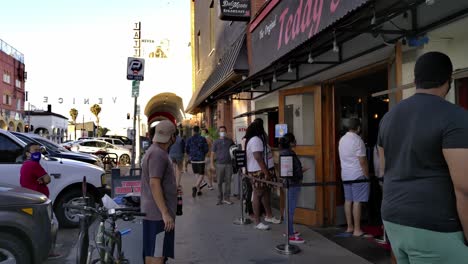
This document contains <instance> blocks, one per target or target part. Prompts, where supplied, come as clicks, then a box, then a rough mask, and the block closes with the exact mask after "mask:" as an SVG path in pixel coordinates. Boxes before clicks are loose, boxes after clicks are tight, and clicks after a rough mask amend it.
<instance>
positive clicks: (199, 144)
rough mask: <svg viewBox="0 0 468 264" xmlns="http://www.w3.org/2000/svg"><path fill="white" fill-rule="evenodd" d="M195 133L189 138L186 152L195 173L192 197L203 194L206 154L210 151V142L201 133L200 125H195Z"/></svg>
mask: <svg viewBox="0 0 468 264" xmlns="http://www.w3.org/2000/svg"><path fill="white" fill-rule="evenodd" d="M193 133H194V135H193V136H192V137H190V138H189V139H188V140H187V144H186V146H185V152H186V153H187V155H189V156H190V163H192V170H193V173H194V174H195V178H196V181H195V185H194V186H193V187H192V197H194V198H195V197H196V196H197V195H201V194H202V192H201V183H202V181H203V178H204V177H205V156H206V154H207V153H208V143H207V142H206V139H205V138H204V137H202V136H201V135H200V127H199V126H194V127H193Z"/></svg>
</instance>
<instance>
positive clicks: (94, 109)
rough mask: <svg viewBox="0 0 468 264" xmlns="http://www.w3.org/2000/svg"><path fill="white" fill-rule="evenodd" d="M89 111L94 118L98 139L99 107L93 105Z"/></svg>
mask: <svg viewBox="0 0 468 264" xmlns="http://www.w3.org/2000/svg"><path fill="white" fill-rule="evenodd" d="M90 110H91V113H93V115H94V116H95V117H96V124H97V128H98V129H97V131H98V137H100V136H101V135H100V133H101V131H100V130H99V113H101V106H99V105H98V104H94V105H93V106H91V108H90Z"/></svg>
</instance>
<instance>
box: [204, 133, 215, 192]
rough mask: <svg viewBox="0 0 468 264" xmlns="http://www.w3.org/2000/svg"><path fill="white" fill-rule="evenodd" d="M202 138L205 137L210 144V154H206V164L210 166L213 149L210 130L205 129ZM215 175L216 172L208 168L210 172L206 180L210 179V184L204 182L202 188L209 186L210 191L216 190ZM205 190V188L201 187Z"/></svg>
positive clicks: (207, 172) (207, 173)
mask: <svg viewBox="0 0 468 264" xmlns="http://www.w3.org/2000/svg"><path fill="white" fill-rule="evenodd" d="M201 135H202V137H204V138H205V139H206V143H208V153H207V154H206V157H205V163H206V164H207V165H208V164H209V162H210V154H209V152H210V151H209V150H210V149H211V148H212V147H213V139H212V138H211V136H210V132H209V131H208V129H206V128H203V129H202V134H201ZM213 173H214V170H213V169H212V168H211V167H208V170H207V171H206V178H207V179H208V182H206V183H205V182H204V183H203V184H202V186H205V185H208V190H211V191H212V190H214V188H213ZM201 188H203V187H201Z"/></svg>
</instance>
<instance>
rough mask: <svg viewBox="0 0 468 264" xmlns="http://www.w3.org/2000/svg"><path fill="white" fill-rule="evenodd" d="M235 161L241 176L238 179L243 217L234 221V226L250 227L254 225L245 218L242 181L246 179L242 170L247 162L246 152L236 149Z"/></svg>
mask: <svg viewBox="0 0 468 264" xmlns="http://www.w3.org/2000/svg"><path fill="white" fill-rule="evenodd" d="M233 154H234V159H235V163H234V166H235V167H236V169H237V173H238V175H239V177H237V178H238V184H239V186H240V188H239V198H240V199H239V200H240V209H241V216H240V218H237V219H235V220H234V222H233V223H234V224H235V225H248V224H251V223H252V220H250V219H249V218H245V217H244V186H243V184H242V179H243V177H244V175H243V173H242V168H245V162H246V159H245V151H242V150H240V149H236V150H234V153H233Z"/></svg>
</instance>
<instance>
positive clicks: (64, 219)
mask: <svg viewBox="0 0 468 264" xmlns="http://www.w3.org/2000/svg"><path fill="white" fill-rule="evenodd" d="M25 146H26V143H25V142H24V141H23V140H21V139H19V138H18V137H16V136H14V135H13V134H12V133H10V132H8V131H6V130H3V129H0V153H1V155H0V172H1V174H2V175H1V177H0V182H1V183H7V184H12V185H15V186H19V185H20V181H19V177H20V169H21V165H22V162H23V151H24V147H25ZM40 163H41V165H42V167H44V169H45V170H46V171H47V173H48V174H49V175H50V177H51V178H52V182H51V183H50V184H49V185H48V187H49V191H50V196H49V198H50V199H51V200H52V203H53V209H54V212H55V215H56V217H57V219H58V221H59V223H60V226H63V227H76V226H78V223H79V219H78V217H77V216H76V215H75V211H73V210H69V209H65V208H63V204H65V203H68V202H72V203H73V201H77V200H78V199H79V197H81V196H82V193H81V182H82V180H83V176H86V178H87V180H88V193H87V195H88V196H90V197H91V200H92V201H96V202H97V201H100V198H101V197H102V196H103V195H104V194H105V193H110V188H109V187H108V186H107V185H106V177H105V172H104V170H103V169H102V168H100V167H98V166H95V165H92V164H89V163H84V162H81V161H75V160H70V159H65V158H55V157H51V156H43V157H42V158H41V161H40Z"/></svg>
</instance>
